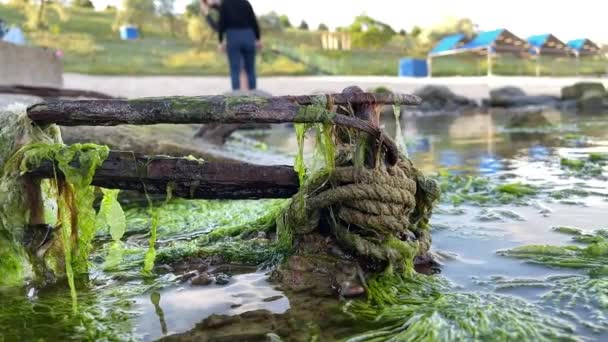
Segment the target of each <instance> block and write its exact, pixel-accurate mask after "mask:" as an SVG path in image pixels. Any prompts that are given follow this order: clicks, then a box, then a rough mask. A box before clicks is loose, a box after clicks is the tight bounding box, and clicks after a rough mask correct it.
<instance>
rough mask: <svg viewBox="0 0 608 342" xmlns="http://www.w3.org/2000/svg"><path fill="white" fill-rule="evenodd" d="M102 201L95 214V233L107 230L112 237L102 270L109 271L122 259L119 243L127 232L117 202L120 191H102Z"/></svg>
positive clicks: (123, 217) (122, 212) (123, 214)
mask: <svg viewBox="0 0 608 342" xmlns="http://www.w3.org/2000/svg"><path fill="white" fill-rule="evenodd" d="M102 192H103V199H102V200H101V205H100V207H99V212H98V213H97V221H96V222H97V231H103V230H107V231H109V233H110V236H111V237H112V240H113V241H112V245H111V246H110V250H109V252H108V255H107V257H106V260H105V263H104V269H106V270H111V269H113V268H115V267H117V265H118V264H119V263H120V261H121V260H122V257H123V243H122V242H121V241H120V239H122V237H123V235H124V234H125V231H126V230H127V220H126V218H125V213H124V211H123V209H122V207H121V205H120V203H119V202H118V194H119V193H120V190H109V189H102Z"/></svg>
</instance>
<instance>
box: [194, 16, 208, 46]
mask: <svg viewBox="0 0 608 342" xmlns="http://www.w3.org/2000/svg"><path fill="white" fill-rule="evenodd" d="M212 35H213V31H212V30H211V28H209V25H205V24H204V23H203V21H202V20H201V18H199V17H189V18H188V38H190V40H191V41H193V42H194V43H199V44H200V43H203V42H205V41H207V40H208V39H210V38H211V36H212Z"/></svg>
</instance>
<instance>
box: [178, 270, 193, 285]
mask: <svg viewBox="0 0 608 342" xmlns="http://www.w3.org/2000/svg"><path fill="white" fill-rule="evenodd" d="M195 276H196V272H194V271H192V272H188V273H184V274H182V275H181V276H180V277H178V280H179V281H180V282H182V283H184V282H187V281H188V280H190V279H192V278H194V277H195Z"/></svg>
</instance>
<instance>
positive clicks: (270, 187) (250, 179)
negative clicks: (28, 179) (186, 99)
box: [30, 151, 298, 199]
mask: <svg viewBox="0 0 608 342" xmlns="http://www.w3.org/2000/svg"><path fill="white" fill-rule="evenodd" d="M30 175H31V176H34V177H39V178H52V177H54V176H53V175H54V172H53V165H52V164H51V162H44V163H43V164H42V165H40V167H38V168H37V169H35V170H33V171H32V172H30ZM92 184H93V185H96V186H100V187H104V188H109V189H122V190H137V191H140V192H144V189H145V191H146V192H148V193H150V194H164V193H166V192H167V189H168V188H171V190H172V193H173V195H174V196H177V197H183V198H201V199H257V198H288V197H291V196H293V195H294V194H295V193H296V192H297V191H298V176H297V174H296V172H295V171H294V170H293V167H291V166H286V165H276V166H263V165H253V164H246V163H219V162H199V161H197V160H191V159H188V158H174V157H167V156H145V155H142V154H137V153H132V152H122V151H111V152H110V154H109V156H108V158H107V159H106V160H105V161H104V162H103V164H102V165H101V166H100V167H99V168H98V169H97V171H96V172H95V176H94V178H93V182H92Z"/></svg>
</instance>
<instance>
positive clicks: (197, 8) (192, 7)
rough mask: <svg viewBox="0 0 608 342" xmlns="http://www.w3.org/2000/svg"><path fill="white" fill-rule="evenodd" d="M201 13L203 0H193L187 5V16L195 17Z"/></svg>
mask: <svg viewBox="0 0 608 342" xmlns="http://www.w3.org/2000/svg"><path fill="white" fill-rule="evenodd" d="M200 14H201V1H200V0H192V2H190V3H189V4H188V5H186V12H185V15H186V17H195V16H198V15H200Z"/></svg>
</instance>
